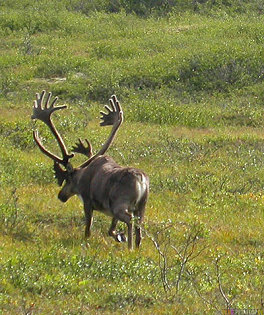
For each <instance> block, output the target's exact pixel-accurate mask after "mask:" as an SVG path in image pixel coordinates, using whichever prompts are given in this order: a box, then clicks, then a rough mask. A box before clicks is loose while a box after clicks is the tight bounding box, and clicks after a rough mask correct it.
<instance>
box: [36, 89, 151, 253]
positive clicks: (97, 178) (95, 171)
mask: <svg viewBox="0 0 264 315" xmlns="http://www.w3.org/2000/svg"><path fill="white" fill-rule="evenodd" d="M45 94H46V92H45V91H42V93H41V94H40V95H39V94H38V93H37V94H36V100H35V101H34V106H33V115H32V117H31V118H32V119H38V120H41V121H42V122H44V123H45V124H46V125H47V126H48V127H49V129H50V130H51V132H52V134H53V135H54V137H55V139H56V140H57V142H58V145H59V147H60V150H61V153H62V158H61V157H58V156H57V155H55V154H53V153H51V152H50V151H48V150H47V149H46V148H45V147H44V146H43V144H42V142H41V140H40V138H39V136H38V131H37V130H34V131H33V138H34V140H35V142H36V144H37V145H38V147H39V149H40V150H41V151H42V152H43V153H44V154H45V155H46V156H48V157H49V158H51V159H52V160H53V161H54V172H55V178H56V179H57V182H58V185H59V186H62V185H63V183H64V185H63V187H62V189H61V190H60V192H59V194H58V198H59V200H60V201H62V202H66V201H67V200H68V199H69V198H70V197H72V196H74V195H77V196H79V198H80V199H81V200H82V202H83V206H84V213H85V221H86V227H85V237H86V238H87V237H89V236H90V234H91V225H92V220H93V211H94V210H97V211H100V212H102V213H104V214H106V215H108V216H110V217H112V223H111V226H110V228H109V231H108V235H109V236H111V237H113V238H114V239H115V240H116V241H118V242H125V241H126V236H125V234H124V232H117V231H116V230H115V229H116V225H117V222H118V221H121V222H124V223H126V225H127V231H128V248H129V249H133V221H134V220H133V217H134V216H135V217H136V218H138V222H137V224H135V236H136V238H135V244H136V247H139V245H140V243H141V229H140V224H141V223H142V221H143V219H144V212H145V206H146V202H147V199H148V194H149V178H148V176H147V175H146V174H145V173H144V172H143V171H141V170H138V169H136V168H131V167H122V166H120V165H119V164H117V163H116V162H115V161H114V160H113V159H112V158H111V157H109V156H106V155H104V154H105V152H106V151H107V149H108V148H109V147H110V145H111V144H112V142H113V140H114V138H115V136H116V133H117V131H118V129H119V127H120V126H121V124H122V122H123V111H122V108H121V105H120V104H119V102H118V100H117V98H116V96H115V95H113V96H112V97H111V98H110V100H109V101H110V107H109V106H107V105H106V106H105V109H106V111H107V112H106V113H105V112H103V111H101V112H100V114H101V115H102V116H101V119H102V121H101V123H100V125H101V126H108V125H109V126H110V125H111V126H112V130H111V133H110V135H109V137H108V139H107V140H106V142H105V143H104V144H103V145H102V147H101V149H100V150H99V151H98V153H96V154H93V152H92V145H91V143H90V142H89V141H88V140H87V139H85V141H86V145H85V144H84V142H83V141H82V140H81V139H79V142H78V143H76V145H75V146H74V147H73V148H72V151H73V152H74V153H81V154H84V155H85V156H87V158H88V159H87V160H86V162H84V163H83V164H81V165H80V166H78V167H76V168H74V167H73V166H72V164H71V163H70V159H71V158H73V156H74V153H68V151H67V148H66V146H65V144H64V142H63V140H62V137H61V136H60V134H59V133H58V131H57V129H56V127H55V126H54V124H53V122H52V120H51V114H52V113H53V112H55V111H58V110H61V109H64V108H66V107H67V106H66V105H62V106H55V104H56V102H57V100H58V97H55V98H54V100H53V101H52V102H51V104H50V100H51V97H52V94H51V93H48V95H47V97H45ZM45 99H46V100H45Z"/></svg>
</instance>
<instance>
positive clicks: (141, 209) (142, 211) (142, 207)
mask: <svg viewBox="0 0 264 315" xmlns="http://www.w3.org/2000/svg"><path fill="white" fill-rule="evenodd" d="M147 199H148V191H146V193H145V195H144V196H143V198H142V199H141V200H140V202H139V204H138V205H137V210H136V211H135V212H134V214H135V217H136V218H138V220H137V221H136V224H135V235H136V241H135V243H136V247H139V246H140V244H141V239H142V235H141V224H142V223H143V220H144V214H145V207H146V203H147Z"/></svg>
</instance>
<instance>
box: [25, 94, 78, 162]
mask: <svg viewBox="0 0 264 315" xmlns="http://www.w3.org/2000/svg"><path fill="white" fill-rule="evenodd" d="M45 94H46V91H42V93H41V94H40V95H39V93H36V100H35V101H34V106H33V115H32V116H31V118H32V119H39V120H41V121H42V122H44V123H45V124H46V125H47V126H48V127H49V128H50V130H51V132H52V134H53V135H54V137H55V139H56V140H57V142H58V144H59V147H60V149H61V153H62V156H63V159H60V158H58V157H57V156H56V155H54V154H52V153H51V152H49V151H48V150H46V149H45V148H44V146H43V145H42V144H41V142H40V139H39V138H38V135H37V134H36V133H34V140H35V141H36V143H37V145H38V146H39V148H40V149H41V151H42V152H43V153H44V154H46V155H47V156H49V157H50V158H52V159H53V160H54V161H56V162H58V163H61V164H63V165H64V166H66V165H67V164H68V161H69V159H70V158H72V157H73V156H74V154H69V153H68V151H67V148H66V146H65V144H64V142H63V140H62V137H61V136H60V134H59V132H58V131H57V129H56V127H55V126H54V124H53V122H52V120H51V114H52V113H53V112H55V111H57V110H60V109H64V108H66V107H67V106H66V105H61V106H56V107H55V104H56V102H57V100H58V97H55V98H54V100H53V101H52V103H51V104H50V105H49V103H50V99H51V96H52V93H51V92H49V93H48V96H47V98H46V101H45V102H44V98H45ZM43 103H44V105H43Z"/></svg>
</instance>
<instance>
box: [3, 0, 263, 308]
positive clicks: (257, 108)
mask: <svg viewBox="0 0 264 315" xmlns="http://www.w3.org/2000/svg"><path fill="white" fill-rule="evenodd" d="M166 3H167V6H166V7H165V6H162V7H161V6H159V5H158V2H153V1H149V2H147V1H141V2H138V1H107V0H102V1H96V2H94V5H92V2H89V1H87V2H85V3H84V2H82V1H78V0H76V1H67V0H63V1H53V2H52V1H49V0H46V1H33V0H27V1H26V0H23V1H20V2H17V1H11V0H9V1H5V2H2V3H0V37H1V41H0V52H1V53H0V113H1V121H0V314H20V313H21V314H157V313H160V314H208V313H210V314H211V313H215V312H216V311H217V310H222V309H224V308H226V307H227V304H226V301H225V299H224V296H223V294H222V293H221V290H220V288H219V287H221V289H222V290H223V292H224V294H225V296H226V297H227V299H228V300H229V301H230V303H231V305H232V307H233V308H243V309H250V308H252V309H253V308H254V309H261V301H262V300H263V298H264V283H263V273H264V263H263V255H264V253H263V245H264V244H263V239H264V235H263V234H264V232H263V231H264V228H263V225H264V195H263V187H264V159H263V153H264V136H263V127H264V124H263V115H264V110H263V100H264V84H263V79H264V76H263V71H264V70H263V69H264V55H263V36H262V35H263V31H264V27H263V25H264V23H263V22H264V21H263V9H264V8H263V4H262V1H257V0H255V1H243V2H242V1H235V0H234V1H231V0H230V1H209V0H208V1H196V2H195V1H177V2H176V1H170V2H166ZM43 89H46V90H47V91H52V93H53V95H54V96H55V95H58V96H59V103H60V104H67V105H68V109H67V110H65V111H64V112H62V113H59V114H55V115H54V116H56V117H54V121H55V124H56V126H57V127H58V129H59V131H60V132H61V133H62V135H63V138H64V139H65V142H66V145H67V147H69V148H70V147H71V146H72V145H73V144H74V143H75V141H77V139H78V138H79V137H81V138H88V139H89V140H90V141H91V142H92V144H93V148H94V150H95V151H96V150H99V148H100V146H101V144H102V143H103V142H104V140H105V139H106V137H107V135H108V133H109V128H100V127H99V112H100V110H102V109H103V105H104V104H106V103H107V100H108V98H109V97H110V96H111V95H112V94H113V93H115V94H117V96H118V99H120V101H121V104H122V107H123V109H124V115H125V122H124V124H123V125H122V127H121V130H120V131H119V133H118V136H117V139H116V140H115V142H114V144H113V145H112V147H111V148H110V149H109V152H108V153H109V155H111V156H113V158H114V159H115V160H116V161H117V162H119V163H120V164H121V165H129V166H134V167H138V168H140V169H143V170H144V171H145V172H146V173H147V174H148V175H149V177H150V182H151V193H150V198H149V202H148V204H147V209H146V218H145V223H144V226H143V230H144V233H143V234H144V240H143V243H142V247H141V248H140V249H139V250H138V251H134V252H131V253H130V252H128V251H127V245H126V244H119V243H116V242H114V240H113V239H111V238H109V237H108V236H107V230H108V228H109V225H110V218H108V217H106V216H104V215H102V214H100V213H95V215H94V224H93V227H92V236H91V238H90V239H89V241H88V244H87V243H86V242H85V240H84V218H83V217H84V215H83V209H82V206H81V203H80V202H79V200H78V199H77V197H73V198H72V199H71V200H70V201H69V202H67V203H66V204H62V203H60V201H59V200H58V198H57V194H58V191H59V187H57V185H56V183H55V180H54V178H53V173H52V163H51V161H50V160H49V159H47V158H46V157H45V156H43V154H41V152H40V151H39V150H38V148H37V147H36V145H35V144H34V141H33V138H32V129H33V128H35V127H36V126H37V127H38V129H39V130H40V134H41V136H42V137H43V142H44V143H45V146H47V147H48V148H50V149H51V150H52V151H54V152H56V153H57V154H59V150H58V148H57V146H56V143H55V142H54V139H53V138H52V136H51V135H50V133H49V131H48V130H47V128H45V126H43V125H41V123H39V122H37V123H36V124H35V123H33V122H32V121H31V119H30V116H31V111H32V105H33V100H34V97H35V93H36V92H40V91H42V90H43ZM82 161H83V159H82V158H78V157H76V158H75V159H74V160H73V163H74V165H76V166H77V165H79V164H80V163H81V162H82ZM122 228H124V226H123V225H122V224H120V229H122Z"/></svg>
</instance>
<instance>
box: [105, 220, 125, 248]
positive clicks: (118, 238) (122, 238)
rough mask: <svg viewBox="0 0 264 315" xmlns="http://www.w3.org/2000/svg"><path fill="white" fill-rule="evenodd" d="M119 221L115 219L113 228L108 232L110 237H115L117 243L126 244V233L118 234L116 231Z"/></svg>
mask: <svg viewBox="0 0 264 315" xmlns="http://www.w3.org/2000/svg"><path fill="white" fill-rule="evenodd" d="M117 222H118V219H116V218H113V220H112V223H111V226H110V228H109V231H108V235H109V236H111V237H113V238H114V239H115V240H116V241H117V242H120V243H121V242H126V236H125V233H124V232H117V231H116V225H117Z"/></svg>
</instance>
